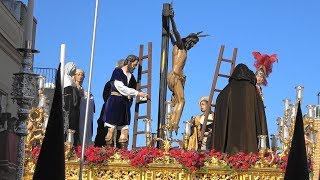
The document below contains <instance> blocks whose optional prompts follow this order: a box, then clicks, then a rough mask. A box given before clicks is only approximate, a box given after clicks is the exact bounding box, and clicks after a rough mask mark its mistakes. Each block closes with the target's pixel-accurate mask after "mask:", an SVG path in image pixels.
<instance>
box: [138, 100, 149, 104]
mask: <svg viewBox="0 0 320 180" xmlns="http://www.w3.org/2000/svg"><path fill="white" fill-rule="evenodd" d="M147 102H148V101H141V100H138V101H137V104H144V103H147Z"/></svg>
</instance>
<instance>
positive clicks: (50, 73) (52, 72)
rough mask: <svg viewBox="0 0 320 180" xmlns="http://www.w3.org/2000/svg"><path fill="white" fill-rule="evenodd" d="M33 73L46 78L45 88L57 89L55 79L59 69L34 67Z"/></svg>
mask: <svg viewBox="0 0 320 180" xmlns="http://www.w3.org/2000/svg"><path fill="white" fill-rule="evenodd" d="M33 73H35V74H39V75H41V76H44V77H46V80H45V88H50V89H53V88H55V78H56V74H57V69H54V68H39V67H34V68H33Z"/></svg>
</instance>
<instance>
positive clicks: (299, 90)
mask: <svg viewBox="0 0 320 180" xmlns="http://www.w3.org/2000/svg"><path fill="white" fill-rule="evenodd" d="M295 89H296V100H297V103H298V102H300V104H302V91H303V89H304V87H303V86H296V87H295Z"/></svg>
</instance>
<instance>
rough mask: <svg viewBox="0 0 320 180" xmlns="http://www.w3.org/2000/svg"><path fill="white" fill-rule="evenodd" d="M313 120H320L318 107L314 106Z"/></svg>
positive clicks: (319, 108)
mask: <svg viewBox="0 0 320 180" xmlns="http://www.w3.org/2000/svg"><path fill="white" fill-rule="evenodd" d="M314 116H315V117H314V118H315V119H317V120H319V119H320V105H315V106H314Z"/></svg>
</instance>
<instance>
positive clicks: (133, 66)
mask: <svg viewBox="0 0 320 180" xmlns="http://www.w3.org/2000/svg"><path fill="white" fill-rule="evenodd" d="M137 65H138V61H133V62H129V63H128V71H129V72H130V73H133V71H134V70H135V69H136V67H137Z"/></svg>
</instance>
